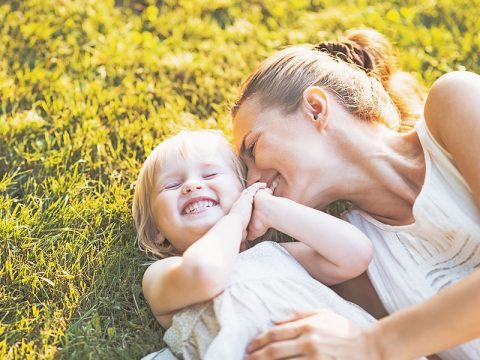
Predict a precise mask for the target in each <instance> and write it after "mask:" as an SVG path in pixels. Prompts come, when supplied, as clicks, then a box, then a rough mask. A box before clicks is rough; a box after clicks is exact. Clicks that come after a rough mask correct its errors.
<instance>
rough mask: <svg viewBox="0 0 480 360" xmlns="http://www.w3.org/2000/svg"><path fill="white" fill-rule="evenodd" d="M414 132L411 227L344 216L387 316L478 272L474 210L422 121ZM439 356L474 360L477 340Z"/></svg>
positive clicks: (355, 213) (479, 236)
mask: <svg viewBox="0 0 480 360" xmlns="http://www.w3.org/2000/svg"><path fill="white" fill-rule="evenodd" d="M415 128H416V130H417V133H418V136H419V138H420V142H421V145H422V147H423V150H424V154H425V164H426V173H425V181H424V184H423V187H422V189H421V191H420V194H419V195H418V197H417V199H416V201H415V203H414V205H413V210H412V211H413V217H414V219H415V222H414V223H413V224H410V225H405V226H392V225H386V224H383V223H381V222H380V221H378V220H376V219H374V218H373V217H371V216H370V215H368V214H367V213H365V212H363V211H361V210H360V209H356V208H354V209H352V210H350V211H348V212H347V213H346V214H345V218H346V220H347V221H348V222H350V223H352V224H353V225H355V226H356V227H357V228H359V229H360V230H361V231H362V232H364V233H365V234H366V235H367V236H368V237H369V238H370V239H371V241H372V242H373V245H374V249H375V254H374V258H373V260H372V263H371V264H370V266H369V268H368V275H369V277H370V280H371V281H372V283H373V286H374V287H375V289H376V291H377V293H378V295H379V297H380V299H381V301H382V303H383V305H384V306H385V308H386V309H387V311H388V312H389V313H392V312H395V311H397V310H399V309H402V308H405V307H408V306H410V305H413V304H417V303H420V302H422V301H424V300H426V299H428V298H430V297H431V296H433V295H435V294H437V293H438V292H439V291H440V290H442V289H444V288H446V287H448V286H450V285H452V284H454V283H455V282H457V281H459V280H461V279H462V278H464V277H466V276H467V275H469V274H470V273H471V272H473V271H474V270H475V269H478V268H479V267H480V208H479V207H478V206H477V205H476V204H475V202H474V199H473V194H472V191H471V189H470V188H469V186H468V184H467V183H466V182H465V179H464V178H463V176H462V175H461V174H460V172H459V171H458V169H457V168H456V167H455V164H454V162H453V159H452V156H451V155H450V154H449V153H448V152H447V151H445V150H444V149H443V148H442V147H441V146H440V145H439V144H438V143H437V142H436V140H435V139H434V138H433V136H432V135H431V133H430V131H429V130H428V128H427V125H426V123H425V120H424V119H422V120H421V121H419V122H418V123H417V125H416V126H415ZM479 150H480V149H479ZM479 175H480V174H479ZM479 306H480V304H479ZM479 321H480V319H479ZM447 326H448V324H447ZM439 355H440V357H441V358H442V359H448V360H450V359H451V360H463V359H465V360H472V359H480V339H476V340H474V341H471V342H469V343H466V344H464V345H462V346H459V347H457V348H454V349H450V350H447V351H444V352H442V353H441V354H439Z"/></svg>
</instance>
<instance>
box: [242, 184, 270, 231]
mask: <svg viewBox="0 0 480 360" xmlns="http://www.w3.org/2000/svg"><path fill="white" fill-rule="evenodd" d="M272 196H273V195H272V190H271V189H269V188H262V189H260V190H258V191H257V193H256V194H255V199H254V200H253V201H254V205H253V214H252V217H251V219H250V223H249V224H248V235H247V240H255V239H256V238H258V237H260V236H262V235H264V234H265V233H266V232H267V230H268V229H269V228H270V227H271V226H270V224H269V222H268V202H270V200H271V198H272Z"/></svg>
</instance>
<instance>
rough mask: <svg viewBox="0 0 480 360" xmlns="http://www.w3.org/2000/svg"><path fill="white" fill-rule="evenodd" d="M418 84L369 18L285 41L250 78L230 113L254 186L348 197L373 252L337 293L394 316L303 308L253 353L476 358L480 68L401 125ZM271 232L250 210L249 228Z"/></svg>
mask: <svg viewBox="0 0 480 360" xmlns="http://www.w3.org/2000/svg"><path fill="white" fill-rule="evenodd" d="M418 88H419V87H418V86H416V84H415V82H414V81H413V80H412V78H409V77H408V76H406V75H405V74H404V73H401V72H396V71H395V69H394V67H393V57H392V56H391V49H390V46H389V44H388V42H387V41H386V40H385V39H384V38H383V36H381V35H380V34H378V33H377V32H375V31H373V30H358V31H353V32H351V33H350V34H349V36H348V37H347V39H346V40H345V41H342V42H324V43H321V44H319V45H317V46H316V47H312V46H294V47H290V48H287V49H284V50H282V51H280V52H279V53H277V54H275V55H273V56H271V57H270V58H268V59H267V60H265V61H264V62H263V63H262V64H261V65H260V67H259V68H258V69H257V70H256V71H255V72H254V73H253V74H252V75H250V77H249V78H248V79H247V80H246V82H245V83H244V84H243V86H242V89H241V93H240V96H239V98H238V100H237V102H236V104H235V106H234V108H233V111H232V114H233V118H234V120H233V125H234V141H235V145H236V147H237V148H238V150H239V151H240V153H241V154H242V156H243V158H244V159H245V161H246V163H247V166H248V184H252V183H254V182H257V181H262V182H266V183H267V184H268V185H270V186H271V185H272V184H275V185H276V186H275V187H274V195H277V196H281V197H287V198H290V199H292V200H294V201H297V202H299V203H302V204H305V205H308V206H311V207H315V208H324V207H325V206H327V205H328V204H330V203H331V202H332V201H335V200H339V199H341V200H348V201H350V202H351V203H352V204H353V207H352V209H351V210H350V211H348V212H347V213H346V215H345V219H346V220H347V221H349V222H350V223H352V224H354V225H355V226H356V227H358V228H359V229H360V230H362V231H363V232H364V233H365V234H366V235H367V236H368V237H369V238H370V239H371V240H372V241H373V243H374V249H375V255H374V259H373V261H372V263H371V265H370V266H369V270H368V277H366V276H362V277H360V278H358V279H356V280H354V281H351V282H350V283H348V284H345V285H343V286H342V287H341V288H339V293H340V294H342V295H344V296H346V297H349V298H350V299H351V300H353V301H355V302H357V303H359V304H361V305H362V306H364V307H366V308H367V310H369V311H370V312H371V313H372V314H374V315H376V316H377V317H381V316H382V312H383V307H384V308H385V309H386V311H387V312H388V313H389V314H391V315H388V316H386V317H384V318H382V319H381V320H380V321H379V322H378V324H375V325H373V326H372V327H371V328H369V329H368V330H361V329H358V328H357V327H355V326H353V324H351V326H345V325H344V324H345V321H346V320H345V319H343V318H341V317H340V316H337V315H336V314H332V313H331V312H328V311H320V312H318V313H313V314H312V313H310V314H302V315H299V316H297V317H296V318H294V319H289V320H290V321H288V320H287V322H285V323H283V324H280V325H279V326H277V327H274V328H273V329H271V330H269V331H267V332H266V333H263V334H261V335H259V336H258V337H257V338H256V340H254V341H253V342H252V343H251V344H250V347H249V350H250V352H251V355H250V357H249V359H277V358H287V357H288V358H290V357H292V358H307V357H308V358H312V357H313V358H319V359H389V360H391V359H411V358H415V357H419V356H422V355H429V354H433V353H438V354H439V356H440V357H441V358H442V359H456V360H458V359H478V358H480V341H479V340H478V339H477V340H473V339H476V338H479V337H480V320H479V319H480V306H479V305H478V304H480V270H479V267H480V176H479V175H480V147H479V146H478V145H477V144H478V142H477V139H478V138H479V137H480V105H479V103H478V99H479V98H480V77H479V76H478V75H475V74H472V73H468V72H455V73H451V74H447V75H444V76H442V77H441V78H440V79H439V80H437V82H435V84H434V85H433V86H432V88H431V89H430V91H429V93H428V96H427V99H426V102H425V106H424V112H423V116H421V119H420V120H419V121H418V122H417V124H416V125H415V129H413V130H411V131H409V132H397V131H395V130H398V128H399V126H400V123H404V121H405V120H412V119H414V118H415V113H416V109H418V107H419V106H418V105H419V104H421V103H422V98H421V94H420V93H419V92H418ZM265 230H266V229H264V228H262V226H261V225H259V222H257V221H256V216H255V211H254V213H253V217H252V220H251V223H250V225H249V232H250V234H249V237H250V238H254V237H257V236H259V235H261V234H262V233H263V232H264V231H265ZM370 282H371V284H370ZM372 285H373V287H372ZM376 295H378V297H377V296H376ZM382 305H383V307H382ZM309 310H310V309H309ZM339 323H341V324H342V326H338V324H339Z"/></svg>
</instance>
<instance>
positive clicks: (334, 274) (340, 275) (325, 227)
mask: <svg viewBox="0 0 480 360" xmlns="http://www.w3.org/2000/svg"><path fill="white" fill-rule="evenodd" d="M254 201H255V203H254V212H253V215H252V220H251V222H250V224H249V234H250V238H254V237H257V234H259V235H260V234H261V233H262V232H265V231H266V230H267V229H268V228H274V229H276V230H278V231H281V232H283V233H285V234H287V235H289V236H291V237H293V238H294V239H297V240H298V241H300V242H299V243H284V244H282V245H283V246H284V247H285V248H286V249H287V250H288V251H289V252H290V253H291V254H292V256H294V257H295V258H296V259H297V261H299V262H300V263H301V264H302V265H303V266H304V267H305V269H306V270H307V271H308V272H309V273H310V274H311V275H312V276H313V277H314V278H315V279H317V280H319V281H321V282H322V283H325V284H327V285H332V284H337V283H339V282H342V281H345V280H348V279H351V278H354V277H356V276H358V275H360V274H361V273H362V272H364V271H365V270H366V269H367V267H368V264H369V263H370V260H371V258H372V245H371V243H370V240H369V239H368V238H367V237H366V236H365V235H364V234H363V233H362V232H361V231H360V230H358V229H357V228H355V227H354V226H353V225H351V224H349V223H347V222H346V221H343V220H341V219H338V218H336V217H334V216H331V215H328V214H326V213H324V212H322V211H318V210H315V209H312V208H310V207H307V206H304V205H301V204H298V203H296V202H294V201H292V200H289V199H287V198H282V197H276V196H273V195H271V194H270V192H269V190H261V191H259V192H258V193H257V194H256V196H255V200H254Z"/></svg>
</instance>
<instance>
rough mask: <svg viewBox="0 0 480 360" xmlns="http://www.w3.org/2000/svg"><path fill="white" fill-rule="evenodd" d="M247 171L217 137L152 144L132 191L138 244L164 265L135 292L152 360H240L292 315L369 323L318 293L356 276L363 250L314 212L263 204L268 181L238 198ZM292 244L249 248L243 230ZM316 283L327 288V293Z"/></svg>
mask: <svg viewBox="0 0 480 360" xmlns="http://www.w3.org/2000/svg"><path fill="white" fill-rule="evenodd" d="M243 178H244V167H243V165H242V163H241V162H240V160H239V159H238V158H237V156H236V155H235V154H234V153H233V150H232V148H231V147H230V145H229V143H228V142H227V141H226V139H225V138H224V137H223V136H222V135H221V134H220V133H218V132H209V131H183V132H181V133H179V134H178V135H176V136H174V137H172V138H170V139H168V140H166V141H164V142H162V143H161V144H160V145H158V146H157V147H156V148H155V149H154V150H153V151H152V153H151V154H150V155H149V157H148V158H147V160H146V161H145V163H144V165H143V167H142V169H141V171H140V175H139V177H138V181H137V186H136V189H135V195H134V203H133V216H134V220H135V225H136V228H137V231H138V239H139V243H140V245H141V246H142V247H143V248H144V249H146V250H148V251H150V252H152V253H154V254H156V255H157V256H159V257H161V258H163V259H161V260H158V261H156V262H155V263H153V264H152V265H150V267H149V268H148V269H147V270H146V272H145V274H144V277H143V292H144V295H145V298H146V300H147V301H148V303H149V305H150V307H151V309H152V312H153V314H154V315H155V317H156V318H157V320H158V321H159V322H160V324H161V325H162V327H164V328H165V329H168V330H167V331H166V333H165V336H164V340H165V342H166V344H167V345H168V347H169V349H170V350H165V351H163V352H159V353H155V354H152V355H151V356H149V359H151V358H155V359H175V358H176V357H178V358H183V359H200V358H203V359H232V360H233V359H242V358H244V356H245V355H246V347H247V345H248V343H249V341H250V340H251V339H252V338H253V337H254V336H255V335H257V334H258V333H260V332H261V331H264V330H266V329H268V328H269V327H271V326H272V325H273V324H274V322H275V321H277V320H279V319H284V318H285V317H286V316H291V315H292V313H293V312H295V311H296V310H300V309H301V310H305V309H312V310H313V309H320V308H328V309H331V310H334V311H335V312H337V313H339V314H341V315H343V316H345V317H347V318H349V319H351V320H352V321H353V322H354V323H356V324H358V325H360V326H362V327H364V326H366V325H367V324H370V323H372V322H373V321H375V320H374V319H373V318H372V317H371V316H370V315H369V314H368V313H366V312H365V311H363V310H362V309H361V308H360V307H358V306H356V305H354V304H352V303H349V302H347V301H344V300H342V299H341V298H339V297H338V296H337V295H336V294H335V293H334V292H333V291H331V290H330V289H329V288H328V287H327V286H326V285H331V284H336V283H339V282H342V281H344V280H347V279H350V278H354V277H356V276H358V275H359V274H361V273H362V272H364V271H365V269H366V268H367V266H368V264H369V262H370V259H371V256H372V248H371V245H370V242H369V240H368V239H367V238H366V237H365V236H364V235H363V234H362V233H361V232H360V231H359V230H357V229H356V228H354V227H353V226H351V225H350V224H348V223H346V222H344V221H341V220H339V219H337V218H335V217H333V216H330V215H327V214H325V213H323V212H320V211H317V210H314V209H311V208H309V207H306V206H303V205H300V204H297V203H295V202H293V201H291V200H288V199H286V198H280V197H275V196H273V195H272V190H274V188H275V186H276V185H277V184H276V182H275V180H274V179H270V180H269V181H268V182H267V183H255V184H253V185H252V186H250V187H248V188H247V189H244V181H243ZM253 207H254V208H255V219H252V223H251V224H252V226H255V228H256V231H257V232H258V231H260V233H261V232H262V231H261V229H262V228H263V229H264V230H266V229H268V228H274V229H277V230H279V231H281V232H283V233H286V234H287V235H290V236H291V237H293V238H296V239H298V240H299V242H294V243H283V244H278V243H275V242H270V241H265V242H262V243H260V244H258V245H256V246H255V247H253V248H251V249H248V250H246V251H244V252H242V253H240V254H239V252H240V251H241V250H244V249H245V248H247V246H246V234H247V225H248V224H249V222H250V220H251V219H250V218H251V214H252V208H253ZM324 284H325V285H324Z"/></svg>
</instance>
